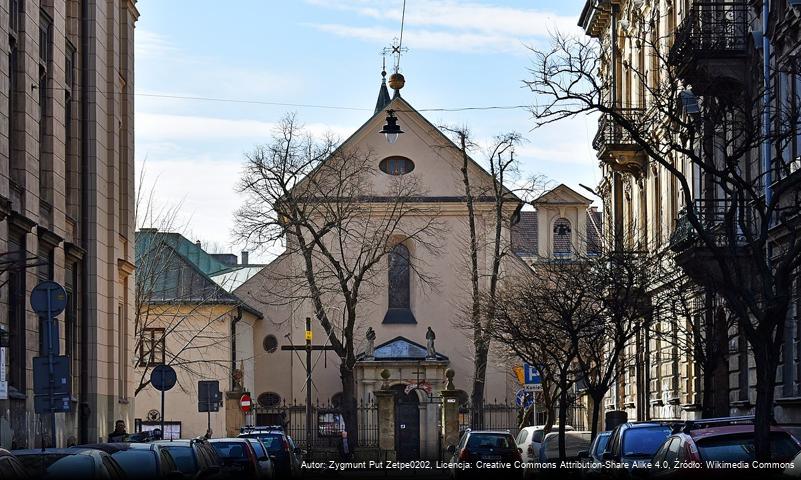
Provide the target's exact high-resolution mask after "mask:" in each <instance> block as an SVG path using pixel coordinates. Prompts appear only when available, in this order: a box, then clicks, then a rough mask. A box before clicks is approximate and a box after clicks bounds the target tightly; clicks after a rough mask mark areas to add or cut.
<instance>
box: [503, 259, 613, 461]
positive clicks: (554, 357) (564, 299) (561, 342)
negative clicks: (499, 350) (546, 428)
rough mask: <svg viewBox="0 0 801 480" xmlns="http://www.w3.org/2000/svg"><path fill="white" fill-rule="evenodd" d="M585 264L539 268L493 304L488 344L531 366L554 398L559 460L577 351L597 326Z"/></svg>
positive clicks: (546, 264) (544, 264)
mask: <svg viewBox="0 0 801 480" xmlns="http://www.w3.org/2000/svg"><path fill="white" fill-rule="evenodd" d="M591 273H592V272H591V265H590V264H588V263H586V262H562V261H552V262H547V261H544V262H540V263H538V264H537V265H536V266H535V267H534V270H533V272H532V275H531V277H530V278H528V279H520V280H519V281H518V283H517V284H511V285H509V286H506V287H505V288H503V290H502V291H501V294H500V295H499V297H498V299H497V304H496V315H495V316H494V317H493V320H494V321H493V322H492V325H491V326H492V328H491V329H488V332H489V334H490V335H492V337H493V339H494V340H495V341H496V342H498V343H499V344H500V345H501V346H502V347H503V348H505V349H506V350H508V351H511V352H514V353H515V354H517V355H518V356H519V357H520V358H521V359H523V360H524V361H526V362H528V363H530V364H531V365H535V366H536V367H537V368H538V370H539V371H540V372H541V375H544V376H545V377H547V378H548V379H549V380H550V381H551V382H553V383H552V387H553V388H555V389H556V391H557V392H558V398H559V400H558V405H559V458H560V459H561V460H564V459H565V442H564V439H565V425H566V423H567V409H568V406H569V405H570V403H571V399H570V398H569V393H570V390H569V389H570V387H571V386H572V385H573V383H574V382H575V379H576V374H577V360H578V356H579V348H580V347H581V344H582V341H583V340H584V337H586V336H588V335H590V334H592V333H593V331H594V328H595V327H594V326H595V325H597V324H598V307H597V304H596V303H595V298H594V296H593V294H592V292H593V289H594V286H593V284H592V282H591V281H588V280H587V279H588V278H590V275H591Z"/></svg>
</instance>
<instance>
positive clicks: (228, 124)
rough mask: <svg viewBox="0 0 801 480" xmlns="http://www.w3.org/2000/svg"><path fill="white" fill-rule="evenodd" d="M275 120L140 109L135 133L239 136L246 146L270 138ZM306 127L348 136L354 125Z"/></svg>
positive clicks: (142, 136)
mask: <svg viewBox="0 0 801 480" xmlns="http://www.w3.org/2000/svg"><path fill="white" fill-rule="evenodd" d="M275 127H276V124H275V123H273V122H263V121H260V120H250V119H226V118H215V117H202V116H191V115H170V114H161V113H145V112H138V113H137V115H136V136H137V140H138V141H140V142H142V143H147V144H149V145H150V144H155V145H161V146H165V145H167V146H168V145H174V144H173V143H172V142H176V141H186V140H195V141H203V142H215V141H222V140H239V141H240V143H242V144H243V145H245V146H248V147H249V146H250V145H249V143H248V142H249V141H268V140H269V138H270V137H271V136H272V134H273V133H274V132H275ZM304 128H305V129H306V130H307V131H308V132H310V133H311V134H312V135H315V136H321V135H323V134H325V133H332V134H334V135H335V136H337V137H339V138H341V139H343V140H344V139H345V138H346V137H347V136H348V135H350V134H351V133H352V132H353V131H354V129H353V128H350V127H343V126H338V125H323V124H320V123H312V124H307V125H305V126H304Z"/></svg>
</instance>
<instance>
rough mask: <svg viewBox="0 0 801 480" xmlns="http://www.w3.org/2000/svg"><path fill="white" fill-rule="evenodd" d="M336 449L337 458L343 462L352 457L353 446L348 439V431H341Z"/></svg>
mask: <svg viewBox="0 0 801 480" xmlns="http://www.w3.org/2000/svg"><path fill="white" fill-rule="evenodd" d="M337 449H338V450H339V458H340V460H342V461H343V462H347V461H349V460H350V459H352V458H353V446H352V445H351V444H350V442H349V441H348V432H346V431H343V432H342V438H340V440H339V445H338V446H337Z"/></svg>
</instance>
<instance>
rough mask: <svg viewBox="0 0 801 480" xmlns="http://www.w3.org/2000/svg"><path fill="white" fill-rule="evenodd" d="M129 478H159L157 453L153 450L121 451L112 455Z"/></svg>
mask: <svg viewBox="0 0 801 480" xmlns="http://www.w3.org/2000/svg"><path fill="white" fill-rule="evenodd" d="M111 456H112V457H113V458H114V460H116V461H117V463H119V464H120V467H122V470H123V471H124V472H125V474H126V475H127V476H128V478H155V477H156V476H158V468H157V465H156V452H153V451H151V450H120V451H119V452H115V453H113V454H112V455H111Z"/></svg>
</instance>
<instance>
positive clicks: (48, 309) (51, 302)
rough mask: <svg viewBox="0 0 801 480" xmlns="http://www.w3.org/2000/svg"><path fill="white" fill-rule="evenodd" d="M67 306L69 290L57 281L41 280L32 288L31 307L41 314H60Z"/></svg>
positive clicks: (53, 315) (52, 315)
mask: <svg viewBox="0 0 801 480" xmlns="http://www.w3.org/2000/svg"><path fill="white" fill-rule="evenodd" d="M66 307H67V291H66V290H64V287H62V286H61V285H59V284H58V283H56V282H50V281H47V282H41V283H40V284H39V285H36V286H35V287H33V290H31V308H33V311H34V312H36V313H38V314H39V315H47V314H48V313H49V314H50V316H51V317H55V316H58V315H59V314H60V313H61V312H63V311H64V308H66Z"/></svg>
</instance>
